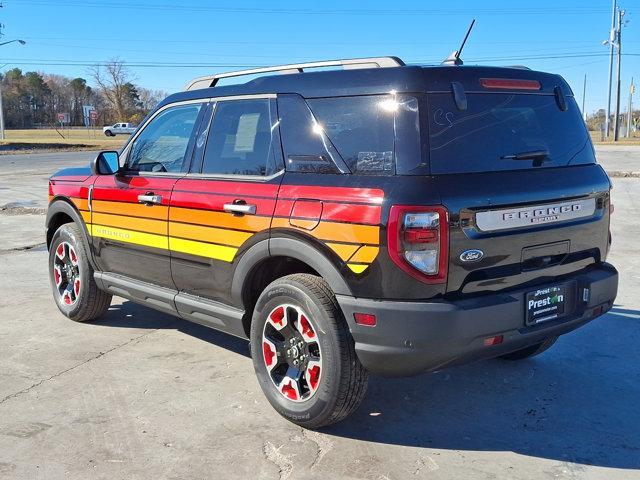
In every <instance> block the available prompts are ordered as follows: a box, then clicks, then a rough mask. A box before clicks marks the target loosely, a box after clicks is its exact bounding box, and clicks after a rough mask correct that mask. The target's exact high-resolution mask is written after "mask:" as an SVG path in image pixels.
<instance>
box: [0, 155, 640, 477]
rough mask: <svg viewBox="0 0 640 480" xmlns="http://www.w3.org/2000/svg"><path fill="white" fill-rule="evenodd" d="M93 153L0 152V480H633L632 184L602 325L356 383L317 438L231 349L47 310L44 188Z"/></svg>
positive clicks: (638, 467)
mask: <svg viewBox="0 0 640 480" xmlns="http://www.w3.org/2000/svg"><path fill="white" fill-rule="evenodd" d="M635 152H638V153H640V149H637V150H632V151H631V153H629V152H628V151H626V150H625V151H624V152H623V153H622V154H619V153H615V152H614V151H612V152H608V153H607V152H605V153H604V154H603V152H602V151H600V152H599V153H600V161H601V162H602V163H603V164H605V161H607V162H617V161H625V162H630V164H631V166H633V164H634V163H635V158H639V157H638V156H637V154H636V153H635ZM91 155H92V154H91V153H88V152H79V153H73V154H60V153H56V154H52V155H48V156H43V155H29V156H26V155H25V156H11V157H9V156H2V157H0V207H2V206H5V207H6V208H4V210H2V211H0V278H1V279H3V288H1V289H0V319H1V322H2V323H1V327H0V366H1V368H0V478H2V479H4V478H7V479H33V478H42V479H47V480H49V479H54V480H55V479H82V480H85V479H87V478H91V479H93V478H104V479H114V478H122V479H127V480H129V479H156V478H162V479H191V478H198V479H200V478H201V479H205V478H206V479H209V478H216V479H217V478H242V479H248V478H251V479H253V478H264V479H272V478H275V479H281V480H287V479H314V478H318V479H320V478H332V479H333V478H355V479H380V480H388V479H403V480H404V479H407V478H416V479H423V478H424V479H427V478H428V479H453V478H477V479H485V478H486V479H489V478H513V479H516V478H517V479H541V478H549V479H552V478H554V479H555V478H562V479H633V478H638V479H640V409H639V408H638V401H639V399H640V361H639V360H640V298H639V297H638V294H637V292H638V291H639V289H640V273H639V272H640V255H639V253H638V248H637V238H638V237H639V236H640V225H639V224H638V223H637V219H638V218H640V179H637V178H616V179H614V186H615V188H614V191H613V198H614V203H615V206H616V211H615V214H614V218H613V222H612V230H613V236H614V246H613V250H612V253H611V256H610V261H611V262H612V263H614V264H615V265H616V266H617V267H618V268H619V270H620V274H621V278H620V294H619V297H618V300H617V302H616V305H615V308H614V309H613V310H612V311H611V312H610V313H609V314H607V315H605V316H604V317H602V318H600V319H598V320H597V321H595V322H592V323H591V324H589V325H587V326H586V327H584V328H582V329H580V330H578V331H576V332H574V333H572V334H570V335H567V336H565V337H563V338H561V339H560V340H559V341H558V343H557V344H556V345H555V346H554V347H553V348H552V349H551V350H549V351H548V352H546V353H544V354H543V355H541V356H539V357H536V358H534V359H530V360H527V361H522V362H516V363H507V362H503V361H497V360H495V361H486V362H481V363H477V364H473V365H467V366H463V367H456V368H452V369H449V370H445V371H442V372H439V373H436V374H428V375H421V376H417V377H412V378H405V379H393V380H389V379H382V378H372V380H371V383H370V389H369V392H368V394H367V397H366V399H365V401H364V403H363V405H362V407H361V408H360V409H359V411H358V412H357V413H356V414H355V415H354V416H352V417H351V418H350V419H348V420H347V421H345V422H343V423H341V424H339V425H336V426H333V427H330V428H328V429H325V430H323V431H322V432H321V433H319V432H313V431H307V430H304V429H301V428H299V427H296V426H294V425H292V424H290V423H288V422H286V421H285V420H283V419H282V418H281V417H279V416H278V415H277V414H276V413H275V412H274V411H273V410H272V408H271V407H270V406H269V404H268V403H267V401H266V399H265V398H264V397H263V395H262V393H261V391H260V389H259V387H258V385H257V382H256V380H255V378H254V375H253V368H252V365H251V361H250V359H249V358H248V348H247V344H246V343H245V342H243V341H241V340H238V339H235V338H232V337H229V336H226V335H224V334H220V333H217V332H215V331H212V330H208V329H206V328H204V327H200V326H198V325H193V324H190V323H188V322H185V321H182V320H179V319H175V318H172V317H169V316H166V315H164V314H160V313H156V312H154V311H152V310H148V309H146V308H144V307H139V306H136V305H134V304H132V303H131V302H128V301H119V300H117V301H114V303H113V305H112V308H111V310H110V311H109V313H108V314H107V316H106V317H105V318H104V319H101V320H100V321H98V322H95V323H92V324H77V323H73V322H71V321H69V320H67V319H66V318H64V317H63V316H62V315H61V314H60V313H59V312H58V310H57V309H56V307H55V305H54V303H53V300H52V299H51V291H50V287H49V284H48V277H47V270H46V252H45V251H44V248H43V247H42V242H43V240H42V234H43V221H44V216H43V215H42V214H41V213H39V212H41V209H42V208H44V206H45V205H46V195H47V191H46V177H47V176H48V175H49V173H50V172H52V171H54V170H56V169H57V168H58V167H59V166H60V165H63V164H64V165H68V166H72V165H77V164H85V163H86V161H87V160H88V159H89V158H90V157H91ZM603 155H604V156H606V157H607V160H603ZM14 157H15V158H14ZM625 158H626V160H625ZM616 159H618V160H616ZM605 166H606V165H605ZM625 170H626V168H625ZM7 205H8V206H7ZM21 207H27V208H26V209H24V208H21Z"/></svg>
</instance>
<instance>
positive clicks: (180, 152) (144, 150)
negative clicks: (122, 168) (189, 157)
mask: <svg viewBox="0 0 640 480" xmlns="http://www.w3.org/2000/svg"><path fill="white" fill-rule="evenodd" d="M201 108H202V104H189V105H178V106H175V107H170V108H167V109H166V110H163V111H162V112H161V113H159V114H158V115H156V116H155V117H154V118H153V119H152V120H151V121H150V122H149V123H148V124H147V125H146V126H145V127H144V129H143V130H142V132H140V135H138V136H137V137H136V139H135V140H134V141H133V144H132V145H131V150H130V153H129V157H128V159H127V163H126V168H127V170H132V171H140V172H180V171H181V170H182V164H183V162H184V157H185V153H186V151H187V146H188V145H189V140H190V139H191V134H192V133H193V129H194V126H195V124H196V119H197V118H198V113H199V112H200V109H201Z"/></svg>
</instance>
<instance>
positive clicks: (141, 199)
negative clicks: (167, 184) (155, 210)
mask: <svg viewBox="0 0 640 480" xmlns="http://www.w3.org/2000/svg"><path fill="white" fill-rule="evenodd" d="M138 203H144V204H145V205H158V204H160V203H162V195H154V194H153V193H151V192H148V193H147V194H145V195H138Z"/></svg>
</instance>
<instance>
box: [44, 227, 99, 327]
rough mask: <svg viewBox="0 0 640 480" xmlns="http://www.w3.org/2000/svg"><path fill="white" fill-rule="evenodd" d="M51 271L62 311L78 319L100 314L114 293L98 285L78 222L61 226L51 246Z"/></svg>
mask: <svg viewBox="0 0 640 480" xmlns="http://www.w3.org/2000/svg"><path fill="white" fill-rule="evenodd" d="M49 272H50V279H51V288H52V289H53V298H54V300H55V301H56V305H58V308H59V309H60V311H61V312H62V313H63V314H64V315H65V316H66V317H68V318H70V319H71V320H73V321H76V322H86V321H89V320H95V319H96V318H99V317H101V316H102V315H104V313H105V312H106V311H107V310H108V309H109V305H110V304H111V295H109V294H108V293H105V292H103V291H102V290H100V289H99V288H98V286H97V285H96V282H95V280H94V278H93V268H92V267H91V264H90V263H89V249H88V246H87V245H86V244H85V243H84V241H83V237H82V233H81V232H80V228H79V227H78V226H77V225H76V224H75V223H67V224H65V225H62V226H61V227H60V228H58V230H56V232H55V233H54V234H53V239H52V240H51V245H50V247H49Z"/></svg>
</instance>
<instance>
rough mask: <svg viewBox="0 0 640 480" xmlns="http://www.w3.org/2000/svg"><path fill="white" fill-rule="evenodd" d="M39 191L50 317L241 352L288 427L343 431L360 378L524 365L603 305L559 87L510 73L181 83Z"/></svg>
mask: <svg viewBox="0 0 640 480" xmlns="http://www.w3.org/2000/svg"><path fill="white" fill-rule="evenodd" d="M336 66H343V67H345V68H344V69H342V70H327V69H326V68H325V69H324V70H322V71H313V72H311V71H309V70H311V69H313V68H316V67H336ZM270 72H278V73H281V74H279V75H265V74H266V73H270ZM241 75H253V76H257V78H254V79H253V80H251V81H249V82H247V83H244V84H240V85H228V86H219V85H218V82H219V81H220V80H221V79H224V78H226V77H234V76H241ZM49 193H50V205H49V211H48V216H47V245H48V246H49V251H50V255H49V259H50V275H51V283H52V287H53V293H54V297H55V300H56V302H57V305H58V307H59V308H60V310H61V311H62V312H63V313H64V314H65V315H66V316H68V317H69V318H71V319H72V320H76V321H87V320H92V319H95V318H97V317H98V316H100V315H102V314H103V313H104V312H105V311H106V310H107V309H108V308H109V304H110V301H111V296H112V295H118V296H121V297H125V298H128V299H130V300H133V301H134V302H139V303H142V304H145V305H148V306H150V307H152V308H155V309H158V310H161V311H164V312H169V313H172V314H174V315H176V316H179V317H182V318H184V319H187V320H191V321H194V322H198V323H201V324H204V325H208V326H210V327H213V328H215V329H218V330H221V331H223V332H227V333H230V334H232V335H237V336H240V337H244V338H249V339H250V343H251V353H252V357H253V363H254V367H255V371H256V374H257V377H258V380H259V382H260V386H261V387H262V389H263V391H264V393H265V395H266V396H267V398H268V399H269V402H271V404H272V405H273V406H274V408H275V409H276V410H277V411H278V412H279V413H281V414H282V415H284V416H285V417H286V418H288V419H289V420H291V421H293V422H295V423H298V424H300V425H303V426H306V427H319V426H322V425H327V424H329V423H332V422H336V421H339V420H341V419H343V418H345V417H346V416H347V415H349V414H350V413H351V412H353V411H354V410H355V409H356V408H357V406H358V405H359V403H360V401H361V400H362V398H363V396H364V394H365V390H366V385H367V378H368V372H373V373H377V374H382V375H412V374H416V373H420V372H425V371H433V370H436V369H442V368H444V367H448V366H451V365H454V364H460V363H465V362H469V361H472V360H478V359H483V358H491V357H502V358H506V359H510V360H517V359H522V358H527V357H530V356H532V355H535V354H538V353H540V352H542V351H544V350H545V349H547V348H549V347H550V346H551V345H552V344H553V343H554V342H555V341H556V339H557V337H558V336H559V335H561V334H563V333H567V332H569V331H571V330H573V329H575V328H577V327H580V326H581V325H584V324H585V323H587V322H589V321H590V320H593V319H594V318H595V317H597V316H599V315H602V314H603V313H604V312H606V311H608V310H609V309H610V308H611V307H612V305H613V301H614V299H615V296H616V291H617V279H618V276H617V272H616V270H615V269H614V268H613V267H612V266H611V265H609V264H607V263H605V259H606V256H607V253H608V251H609V246H610V243H611V237H610V234H609V219H610V209H611V203H610V182H609V178H608V177H607V175H606V173H605V172H604V171H603V169H602V168H601V167H600V166H599V165H597V164H596V159H595V155H594V149H593V146H592V144H591V140H590V138H589V135H588V133H587V130H586V128H585V125H584V122H583V121H582V118H581V115H580V112H579V110H578V107H577V105H576V102H575V100H574V97H573V93H572V92H571V90H570V88H569V86H568V85H567V83H566V82H565V81H564V80H563V79H562V78H561V77H559V76H558V75H552V74H548V73H541V72H534V71H531V70H528V69H524V68H494V67H467V66H435V67H421V66H405V65H404V64H403V63H402V61H401V60H399V59H397V58H395V57H382V58H367V59H354V60H340V61H329V62H317V63H311V64H300V65H287V66H282V67H273V68H264V69H257V70H249V71H243V72H234V73H225V74H221V75H214V76H211V77H205V78H200V79H197V80H194V81H193V82H192V83H191V84H189V85H188V87H187V88H186V91H184V92H182V93H177V94H175V95H171V96H169V97H168V98H167V99H166V100H164V101H163V102H162V103H161V104H160V105H159V106H158V107H157V108H156V109H155V110H154V111H153V112H152V113H151V114H150V115H149V116H148V117H147V119H146V120H145V121H144V122H142V124H141V126H140V127H139V128H138V130H137V131H136V133H135V134H134V135H132V137H131V139H130V140H129V141H128V142H127V144H126V145H125V146H124V148H123V149H122V151H121V152H119V153H118V152H102V153H101V154H100V155H98V157H97V158H96V159H95V161H94V162H93V163H92V165H91V167H90V168H87V169H71V170H63V171H61V172H59V173H57V174H56V175H54V176H53V177H52V178H51V180H50V185H49Z"/></svg>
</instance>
